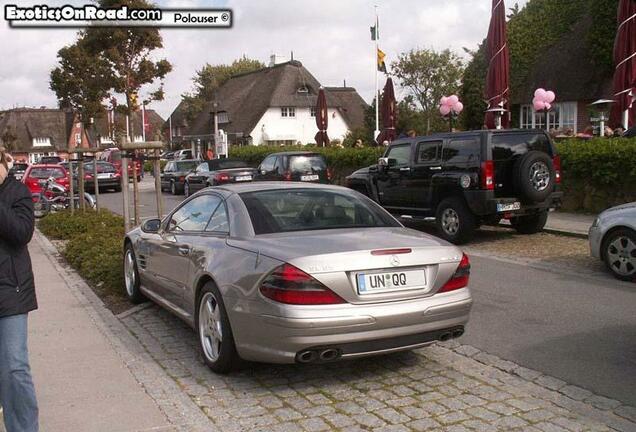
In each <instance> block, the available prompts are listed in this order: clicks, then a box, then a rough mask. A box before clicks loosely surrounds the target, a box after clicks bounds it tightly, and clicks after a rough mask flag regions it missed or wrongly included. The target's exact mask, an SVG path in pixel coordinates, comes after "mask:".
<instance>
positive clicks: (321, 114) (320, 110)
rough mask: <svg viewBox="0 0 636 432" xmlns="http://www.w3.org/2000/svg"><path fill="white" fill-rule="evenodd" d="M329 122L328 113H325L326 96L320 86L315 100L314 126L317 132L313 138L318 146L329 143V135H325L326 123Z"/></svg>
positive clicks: (324, 145)
mask: <svg viewBox="0 0 636 432" xmlns="http://www.w3.org/2000/svg"><path fill="white" fill-rule="evenodd" d="M328 123H329V115H328V114H327V98H326V97H325V89H323V88H322V87H320V90H319V91H318V101H317V102H316V126H318V133H316V136H315V137H314V139H315V140H316V144H317V145H318V146H319V147H326V146H327V145H329V136H328V135H327V125H328Z"/></svg>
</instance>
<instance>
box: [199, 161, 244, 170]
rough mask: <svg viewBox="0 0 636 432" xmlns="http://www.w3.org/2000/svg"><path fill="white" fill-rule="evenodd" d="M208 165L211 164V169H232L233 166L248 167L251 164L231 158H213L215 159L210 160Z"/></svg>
mask: <svg viewBox="0 0 636 432" xmlns="http://www.w3.org/2000/svg"><path fill="white" fill-rule="evenodd" d="M208 165H209V167H210V170H211V171H215V170H225V169H232V168H248V167H249V165H247V164H246V163H245V162H243V161H240V160H230V159H220V160H213V161H210V162H209V163H208Z"/></svg>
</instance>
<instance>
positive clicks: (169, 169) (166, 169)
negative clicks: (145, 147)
mask: <svg viewBox="0 0 636 432" xmlns="http://www.w3.org/2000/svg"><path fill="white" fill-rule="evenodd" d="M173 166H174V163H172V162H168V164H167V165H166V168H165V169H164V170H163V172H170V171H172V167H173Z"/></svg>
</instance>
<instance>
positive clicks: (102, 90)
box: [51, 0, 172, 119]
mask: <svg viewBox="0 0 636 432" xmlns="http://www.w3.org/2000/svg"><path fill="white" fill-rule="evenodd" d="M97 3H98V4H99V6H100V7H102V8H113V7H119V6H124V5H125V6H128V7H129V8H130V9H148V8H151V7H153V5H152V4H151V3H149V2H148V1H146V0H98V2H97ZM162 47H163V43H162V38H161V34H160V33H159V30H158V29H156V28H147V27H89V28H88V29H86V30H84V31H81V32H79V33H78V41H77V42H76V43H75V44H73V45H71V46H68V47H65V48H62V49H61V50H60V52H59V53H58V57H59V58H60V65H59V66H58V67H57V68H55V69H54V70H53V71H52V72H51V88H52V89H53V90H54V91H55V92H56V94H57V96H58V99H59V100H60V103H61V104H63V105H67V106H70V107H71V108H73V109H75V110H76V111H78V112H80V113H83V114H84V119H86V116H87V115H88V114H91V116H92V115H95V114H96V113H98V112H99V111H100V110H101V109H102V103H103V102H104V99H105V98H106V97H109V96H113V95H115V94H121V95H123V96H125V99H126V104H125V105H121V104H120V105H118V107H117V108H118V111H119V112H121V113H124V114H130V113H132V112H133V111H136V110H137V108H138V106H139V102H143V103H149V102H151V101H153V100H162V99H163V97H164V93H163V79H164V78H165V77H166V75H167V74H168V73H169V72H170V71H171V70H172V65H171V64H170V62H168V60H165V59H161V60H154V59H153V57H152V53H153V51H155V50H156V49H159V48H162ZM82 69H83V70H82ZM87 71H88V72H87ZM157 80H158V81H159V85H158V87H155V88H153V89H148V90H147V96H146V97H145V98H144V100H143V101H139V100H138V94H139V92H140V90H141V88H142V87H144V86H149V85H153V84H155V83H156V81H157Z"/></svg>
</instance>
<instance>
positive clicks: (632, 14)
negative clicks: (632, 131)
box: [610, 0, 636, 127]
mask: <svg viewBox="0 0 636 432" xmlns="http://www.w3.org/2000/svg"><path fill="white" fill-rule="evenodd" d="M614 64H615V65H616V69H615V71H614V100H615V101H616V103H615V104H614V105H613V107H612V113H611V115H610V125H611V126H612V127H618V126H622V125H623V115H624V112H625V111H626V110H629V115H628V124H629V126H634V125H635V124H636V103H634V102H633V101H634V98H636V0H620V2H619V4H618V29H617V31H616V41H615V42H614ZM630 93H631V95H630ZM629 126H628V127H629Z"/></svg>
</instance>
